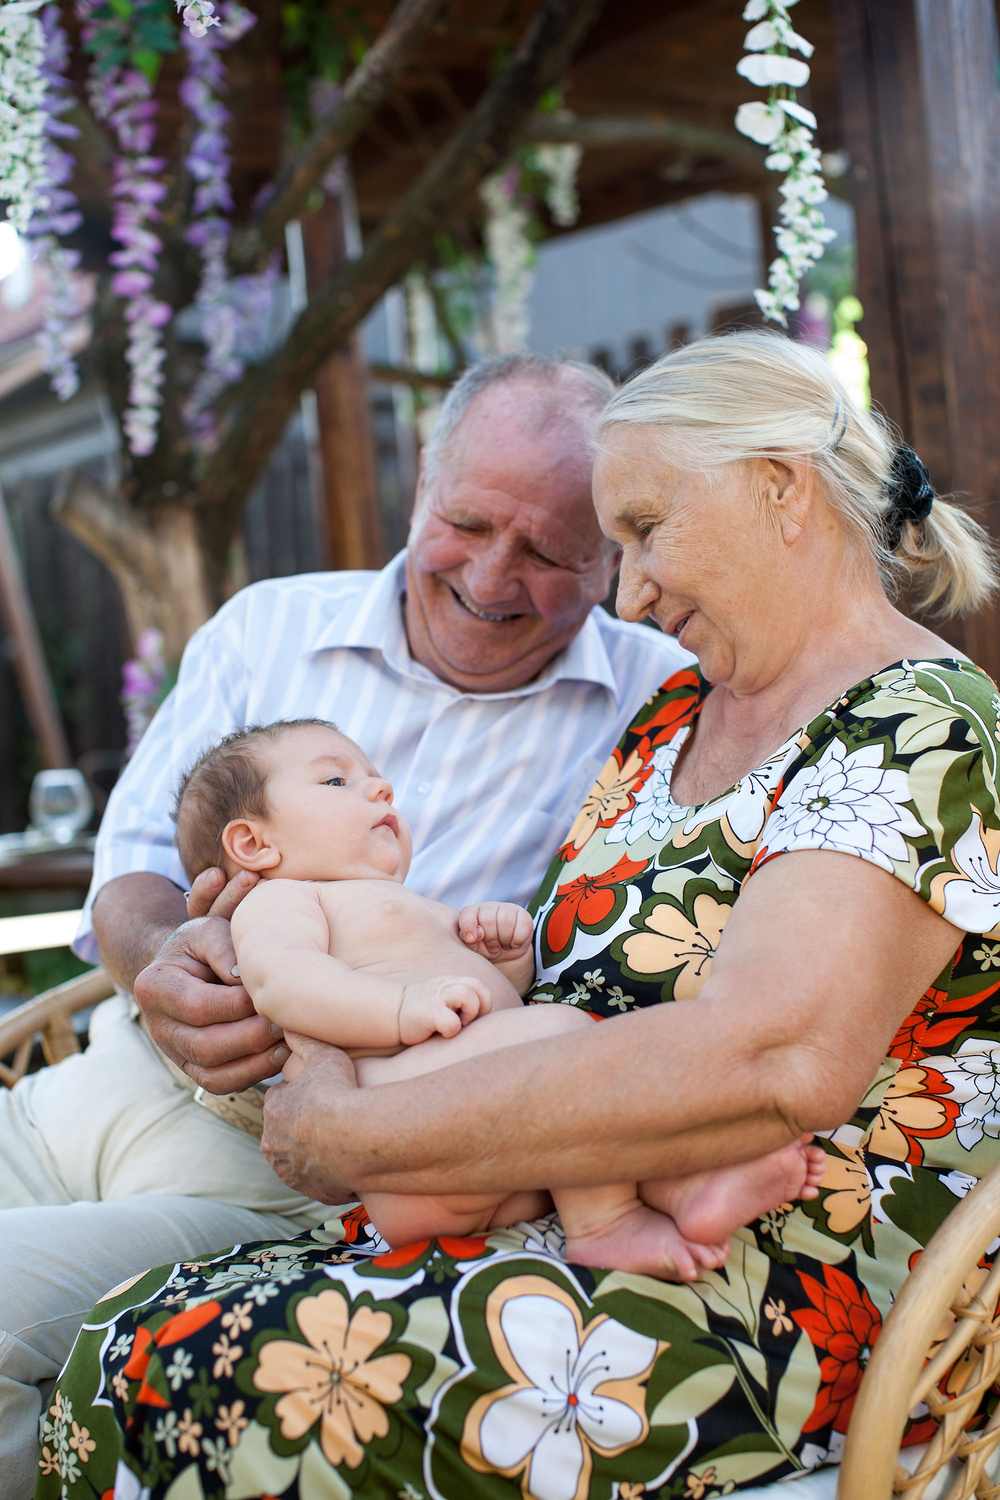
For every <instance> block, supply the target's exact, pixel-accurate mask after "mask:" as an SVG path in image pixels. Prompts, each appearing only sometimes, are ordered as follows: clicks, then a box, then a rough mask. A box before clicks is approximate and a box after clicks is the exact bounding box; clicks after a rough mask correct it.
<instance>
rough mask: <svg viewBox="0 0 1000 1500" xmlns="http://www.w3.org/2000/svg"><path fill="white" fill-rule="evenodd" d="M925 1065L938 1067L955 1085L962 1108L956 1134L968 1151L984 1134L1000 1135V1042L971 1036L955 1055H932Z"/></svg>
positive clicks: (949, 1081) (952, 1090)
mask: <svg viewBox="0 0 1000 1500" xmlns="http://www.w3.org/2000/svg"><path fill="white" fill-rule="evenodd" d="M924 1065H925V1066H926V1067H930V1068H936V1069H937V1070H938V1072H939V1073H941V1074H942V1075H943V1076H944V1079H945V1081H946V1082H947V1083H948V1084H950V1086H951V1096H952V1098H953V1099H954V1100H955V1102H956V1103H957V1104H958V1105H959V1107H960V1114H959V1116H958V1119H957V1120H956V1121H955V1134H956V1135H957V1136H958V1139H959V1141H960V1142H961V1144H962V1145H963V1146H964V1147H965V1149H966V1151H971V1150H972V1148H973V1147H974V1146H978V1145H979V1142H980V1141H981V1140H982V1138H983V1136H984V1135H988V1136H989V1137H990V1139H991V1140H994V1141H995V1140H997V1139H998V1138H1000V1042H989V1041H986V1040H985V1039H984V1038H983V1037H969V1039H968V1041H966V1042H963V1043H962V1045H961V1047H959V1049H958V1051H957V1052H956V1053H955V1055H954V1057H928V1058H926V1059H924Z"/></svg>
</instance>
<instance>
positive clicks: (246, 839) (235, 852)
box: [222, 818, 281, 870]
mask: <svg viewBox="0 0 1000 1500" xmlns="http://www.w3.org/2000/svg"><path fill="white" fill-rule="evenodd" d="M222 847H223V849H225V851H226V853H227V854H228V855H229V858H230V859H231V860H232V862H233V864H234V865H239V867H240V869H241V870H271V869H273V868H274V866H275V865H276V864H277V863H278V861H279V860H280V859H281V854H280V852H279V850H278V849H277V848H276V847H275V846H274V844H273V843H272V842H271V840H270V838H269V837H268V835H267V834H266V833H265V831H264V829H263V828H262V827H261V825H260V824H259V823H256V822H253V821H251V820H250V819H249V818H234V819H233V821H232V822H231V823H227V824H226V826H225V828H224V829H223V830H222Z"/></svg>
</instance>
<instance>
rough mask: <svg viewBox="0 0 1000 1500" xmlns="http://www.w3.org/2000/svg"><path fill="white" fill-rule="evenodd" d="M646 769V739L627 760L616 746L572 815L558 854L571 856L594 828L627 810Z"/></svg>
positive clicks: (578, 849)
mask: <svg viewBox="0 0 1000 1500" xmlns="http://www.w3.org/2000/svg"><path fill="white" fill-rule="evenodd" d="M649 772H650V746H649V740H648V739H644V740H641V741H640V742H639V744H638V745H637V746H636V748H635V749H634V750H633V751H632V753H631V754H630V755H629V757H628V759H627V760H623V759H622V752H621V751H620V750H619V749H618V748H617V747H616V748H615V749H614V750H612V752H611V754H610V756H609V757H608V760H607V762H606V764H605V766H604V768H603V770H602V771H601V773H600V775H599V776H598V778H597V780H596V781H595V782H594V785H593V786H592V787H591V789H590V791H589V792H588V793H587V796H586V799H585V800H584V804H583V806H582V807H581V809H580V811H579V812H578V813H577V815H576V821H575V822H574V824H573V826H572V828H571V829H570V831H569V835H568V837H567V839H566V842H565V844H564V845H563V846H562V848H561V849H560V851H559V855H560V858H561V859H563V860H568V859H575V858H576V856H577V855H578V854H579V852H580V850H581V849H582V848H583V846H584V844H585V843H586V842H587V840H588V839H589V838H590V836H591V835H592V834H593V832H594V830H595V829H597V828H607V827H609V826H610V824H612V823H613V822H614V821H615V819H616V818H617V817H618V815H619V814H620V813H623V812H628V810H629V808H630V807H632V806H634V804H635V792H636V790H637V788H638V787H640V786H641V785H642V783H643V782H644V781H645V780H646V777H647V776H648V775H649Z"/></svg>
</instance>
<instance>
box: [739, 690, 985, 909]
mask: <svg viewBox="0 0 1000 1500" xmlns="http://www.w3.org/2000/svg"><path fill="white" fill-rule="evenodd" d="M975 675H976V677H978V678H979V679H980V680H979V682H976V681H975V679H974V678H973V677H972V671H971V669H970V670H969V672H968V673H961V674H960V673H958V672H954V671H952V672H951V673H948V674H947V676H946V675H945V674H944V673H943V672H942V673H939V674H938V675H936V676H929V675H925V676H924V677H923V678H922V679H921V683H920V685H914V686H913V687H912V688H909V689H907V690H904V691H901V692H895V693H888V692H887V693H881V694H878V695H876V696H875V698H873V699H871V700H869V701H867V702H864V703H863V704H859V705H857V706H856V707H855V709H854V710H853V712H852V713H850V714H848V715H847V716H845V717H844V718H843V719H842V720H840V721H838V722H837V729H836V733H834V734H832V735H831V736H829V737H828V738H827V739H826V741H825V742H823V743H822V744H817V746H816V749H815V753H814V754H807V755H805V756H803V757H802V758H800V759H799V760H798V761H797V762H795V763H794V764H793V766H792V767H791V768H790V770H789V772H788V774H787V776H786V779H785V780H784V782H783V783H782V784H781V786H779V788H778V792H777V795H776V797H775V801H774V805H773V808H772V811H771V813H770V816H769V817H768V819H767V822H766V823H765V825H764V830H763V834H762V837H761V844H760V848H759V851H758V853H757V856H756V858H755V860H754V865H753V868H754V869H757V868H758V867H759V866H760V865H761V864H763V863H764V862H765V861H766V860H768V859H771V858H773V857H774V856H775V855H778V854H786V853H791V852H793V851H795V850H799V849H830V850H835V851H837V852H838V853H843V854H852V855H855V856H857V857H858V858H860V859H864V860H867V861H868V862H869V863H871V864H874V865H877V866H878V867H879V868H880V869H883V870H886V871H887V872H888V873H890V874H892V875H895V876H896V877H897V878H898V879H900V880H902V881H904V882H905V884H906V885H908V886H909V887H910V888H911V889H912V890H914V891H915V892H916V893H917V895H919V896H920V897H921V898H922V899H923V900H925V901H927V902H928V904H929V905H930V906H931V907H932V908H933V909H934V910H935V911H937V912H939V913H940V914H941V915H942V916H943V917H945V918H946V919H947V920H948V921H949V922H951V923H953V925H954V926H955V927H957V928H960V929H961V930H963V931H965V932H972V933H982V934H984V935H989V936H997V935H1000V876H998V861H1000V799H998V794H997V760H998V738H997V715H998V711H1000V701H998V699H997V696H996V690H995V689H993V687H992V684H991V683H989V679H988V678H986V677H985V676H984V674H981V673H976V674H975ZM970 679H971V680H970ZM984 684H985V687H984Z"/></svg>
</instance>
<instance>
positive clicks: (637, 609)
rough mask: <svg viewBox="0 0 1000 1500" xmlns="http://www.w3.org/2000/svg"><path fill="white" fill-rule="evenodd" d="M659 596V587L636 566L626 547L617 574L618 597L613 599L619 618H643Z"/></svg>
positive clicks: (635, 621)
mask: <svg viewBox="0 0 1000 1500" xmlns="http://www.w3.org/2000/svg"><path fill="white" fill-rule="evenodd" d="M659 597H660V590H659V588H658V587H657V585H656V584H655V583H654V582H653V580H652V579H651V578H649V577H648V576H647V575H646V574H645V573H644V572H643V571H642V570H641V569H640V568H639V567H637V566H636V564H635V563H634V562H633V561H632V559H631V558H630V557H629V549H628V548H627V547H626V548H625V551H624V553H623V555H622V561H621V569H620V571H619V574H618V597H617V598H616V600H615V609H616V610H617V611H618V616H619V618H620V619H622V620H631V621H632V622H633V623H637V622H638V621H639V620H642V619H645V617H646V615H648V614H649V611H650V610H651V609H652V607H653V605H654V604H655V603H656V601H657V599H658V598H659Z"/></svg>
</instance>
